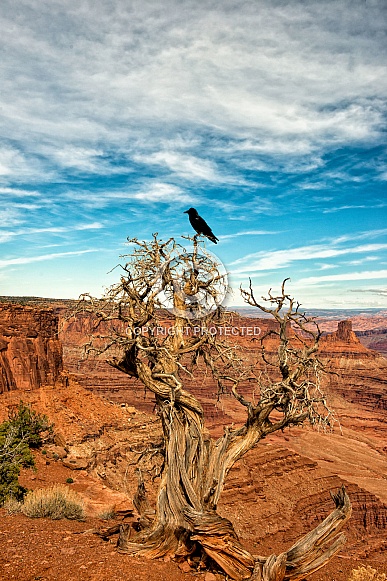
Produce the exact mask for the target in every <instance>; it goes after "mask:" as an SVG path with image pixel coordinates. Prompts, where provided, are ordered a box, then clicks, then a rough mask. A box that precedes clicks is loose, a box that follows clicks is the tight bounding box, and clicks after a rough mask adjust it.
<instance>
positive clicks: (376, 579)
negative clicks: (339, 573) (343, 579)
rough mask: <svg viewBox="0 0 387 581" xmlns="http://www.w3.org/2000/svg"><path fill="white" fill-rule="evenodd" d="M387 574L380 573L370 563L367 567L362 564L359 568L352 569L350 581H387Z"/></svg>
mask: <svg viewBox="0 0 387 581" xmlns="http://www.w3.org/2000/svg"><path fill="white" fill-rule="evenodd" d="M386 580H387V576H386V575H385V574H384V573H379V571H377V570H376V569H373V568H372V567H370V566H369V565H367V567H365V566H364V565H361V567H358V568H357V569H352V571H351V575H350V577H349V578H348V581H386Z"/></svg>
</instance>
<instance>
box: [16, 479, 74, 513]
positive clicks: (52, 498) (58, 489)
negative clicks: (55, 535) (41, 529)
mask: <svg viewBox="0 0 387 581" xmlns="http://www.w3.org/2000/svg"><path fill="white" fill-rule="evenodd" d="M22 512H23V513H24V514H25V515H26V516H29V517H31V518H42V517H48V518H52V519H54V520H57V519H61V518H68V519H73V520H79V519H82V518H83V517H84V507H83V501H82V499H81V497H80V496H79V494H77V493H76V492H75V491H74V490H71V489H70V488H68V487H67V486H65V485H64V484H56V485H54V486H50V487H49V488H38V489H37V490H32V491H30V492H27V494H26V496H25V499H24V504H23V506H22Z"/></svg>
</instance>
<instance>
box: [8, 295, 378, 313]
mask: <svg viewBox="0 0 387 581" xmlns="http://www.w3.org/2000/svg"><path fill="white" fill-rule="evenodd" d="M7 299H14V300H25V301H34V300H40V301H59V302H61V301H63V302H65V301H69V302H70V301H71V302H75V301H78V300H79V297H78V298H58V297H44V296H29V295H0V303H1V302H5V301H6V300H7ZM9 302H12V301H11V300H9ZM223 306H224V305H223ZM300 307H301V309H300V311H301V312H305V311H310V312H311V313H312V312H316V311H317V312H319V313H335V312H346V311H353V312H358V313H362V312H364V311H373V312H384V311H385V312H386V313H387V307H386V308H385V307H361V308H359V307H356V308H351V307H337V308H331V309H326V308H320V307H305V308H302V307H303V305H300ZM224 308H225V309H226V310H229V311H234V310H240V311H242V310H245V311H252V312H257V313H258V314H260V313H262V315H267V314H268V313H265V312H264V311H260V309H259V307H253V306H252V305H230V306H227V305H226V306H224Z"/></svg>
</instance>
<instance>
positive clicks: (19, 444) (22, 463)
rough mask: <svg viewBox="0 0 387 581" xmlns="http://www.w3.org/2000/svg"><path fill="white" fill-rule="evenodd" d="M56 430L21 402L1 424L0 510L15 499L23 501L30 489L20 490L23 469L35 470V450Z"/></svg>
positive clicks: (43, 417) (44, 417)
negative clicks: (21, 469)
mask: <svg viewBox="0 0 387 581" xmlns="http://www.w3.org/2000/svg"><path fill="white" fill-rule="evenodd" d="M52 432H53V426H52V424H50V423H49V421H48V419H47V417H46V416H44V415H41V414H38V413H37V412H35V411H33V410H32V409H31V408H30V407H28V406H26V405H24V403H23V402H22V401H21V402H20V403H19V406H18V408H17V410H16V411H11V412H10V414H9V417H8V420H7V421H6V422H3V423H2V424H0V506H1V505H2V504H4V502H5V500H6V499H7V498H8V497H9V496H12V497H13V498H15V499H16V500H18V501H20V500H22V499H23V496H24V495H25V493H26V489H25V488H23V486H20V484H19V481H18V477H19V474H20V468H21V467H24V468H31V467H34V465H35V463H34V458H33V456H32V453H31V448H38V447H39V446H41V445H42V443H43V441H44V439H45V438H49V437H51V435H52Z"/></svg>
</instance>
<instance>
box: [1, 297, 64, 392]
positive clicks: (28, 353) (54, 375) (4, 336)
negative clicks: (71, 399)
mask: <svg viewBox="0 0 387 581" xmlns="http://www.w3.org/2000/svg"><path fill="white" fill-rule="evenodd" d="M62 368H63V362H62V346H61V343H60V341H59V339H58V318H57V317H56V316H55V315H54V313H53V312H52V311H51V310H50V309H36V308H32V307H28V306H21V305H15V304H1V305H0V393H2V392H5V391H10V390H14V389H21V390H30V389H36V388H38V387H40V386H42V385H46V384H48V385H53V384H55V383H56V381H57V380H58V378H59V375H60V372H61V371H62Z"/></svg>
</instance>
